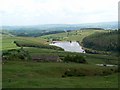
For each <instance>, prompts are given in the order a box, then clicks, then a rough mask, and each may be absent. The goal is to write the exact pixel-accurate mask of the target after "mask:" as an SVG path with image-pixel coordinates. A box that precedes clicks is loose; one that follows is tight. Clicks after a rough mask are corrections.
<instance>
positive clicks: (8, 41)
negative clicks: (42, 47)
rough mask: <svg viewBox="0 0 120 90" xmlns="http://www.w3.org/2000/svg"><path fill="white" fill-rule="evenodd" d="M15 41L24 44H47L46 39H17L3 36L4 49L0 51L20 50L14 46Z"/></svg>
mask: <svg viewBox="0 0 120 90" xmlns="http://www.w3.org/2000/svg"><path fill="white" fill-rule="evenodd" d="M14 41H22V42H30V43H36V44H41V43H44V44H47V42H46V40H45V39H42V38H39V37H38V38H35V37H15V36H9V35H3V36H2V41H1V42H2V48H0V50H9V49H16V48H19V47H17V46H16V45H15V44H14Z"/></svg>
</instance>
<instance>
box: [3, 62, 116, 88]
mask: <svg viewBox="0 0 120 90" xmlns="http://www.w3.org/2000/svg"><path fill="white" fill-rule="evenodd" d="M68 68H76V69H80V70H84V69H85V70H88V71H91V72H90V73H93V72H94V71H99V70H104V69H105V67H104V68H102V67H98V66H95V65H88V64H85V65H84V64H76V63H37V62H32V61H31V62H22V61H9V62H6V63H5V64H4V65H3V88H7V87H8V88H14V87H17V88H21V87H23V88H25V87H27V88H35V87H36V88H38V87H39V88H55V87H56V88H94V87H96V88H98V87H101V88H115V87H117V86H118V76H117V73H116V74H112V75H108V76H89V75H88V76H84V77H83V76H81V77H65V78H62V77H61V76H62V75H63V73H64V72H65V71H66V70H67V69H68Z"/></svg>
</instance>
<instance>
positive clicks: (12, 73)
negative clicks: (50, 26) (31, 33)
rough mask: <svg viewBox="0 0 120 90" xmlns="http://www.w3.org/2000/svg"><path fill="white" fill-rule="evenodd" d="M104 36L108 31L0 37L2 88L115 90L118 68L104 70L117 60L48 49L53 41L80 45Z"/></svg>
mask: <svg viewBox="0 0 120 90" xmlns="http://www.w3.org/2000/svg"><path fill="white" fill-rule="evenodd" d="M103 32H104V33H107V32H109V31H108V30H76V31H70V32H65V33H58V34H50V35H44V36H39V37H22V36H14V35H13V36H11V35H5V34H3V36H2V48H1V50H2V52H3V55H2V56H3V63H2V68H3V82H2V84H3V88H21V87H22V88H117V87H118V74H119V70H118V67H117V66H113V67H109V66H106V65H107V64H111V65H118V57H117V56H115V55H112V54H100V53H99V54H91V53H76V52H74V53H73V52H66V51H63V49H61V48H60V47H54V46H50V45H49V44H50V43H51V42H52V41H56V40H57V41H78V42H79V43H80V44H81V45H82V41H83V39H84V38H85V37H88V36H90V35H94V34H96V33H97V34H98V33H103ZM71 56H72V57H73V58H72V60H70V59H69V57H71ZM50 57H53V58H54V59H55V58H56V60H52V59H51V58H50ZM43 59H44V60H43ZM45 59H47V60H45ZM57 59H59V61H57ZM83 60H84V61H85V62H83ZM96 64H104V66H97V65H96Z"/></svg>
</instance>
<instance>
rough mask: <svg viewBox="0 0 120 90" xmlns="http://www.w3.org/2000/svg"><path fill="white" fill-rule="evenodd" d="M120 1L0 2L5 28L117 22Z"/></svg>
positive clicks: (38, 0)
mask: <svg viewBox="0 0 120 90" xmlns="http://www.w3.org/2000/svg"><path fill="white" fill-rule="evenodd" d="M118 1H119V0H1V1H0V2H1V5H0V14H1V17H2V24H3V25H32V24H58V23H61V24H79V23H90V22H91V23H92V22H104V21H106V22H107V21H117V16H118V12H117V11H118V9H117V8H118Z"/></svg>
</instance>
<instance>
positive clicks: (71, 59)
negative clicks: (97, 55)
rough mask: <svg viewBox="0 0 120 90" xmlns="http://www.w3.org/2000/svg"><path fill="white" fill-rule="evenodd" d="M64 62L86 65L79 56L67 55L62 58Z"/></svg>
mask: <svg viewBox="0 0 120 90" xmlns="http://www.w3.org/2000/svg"><path fill="white" fill-rule="evenodd" d="M64 62H67V63H68V62H76V63H87V62H86V60H85V58H84V57H83V56H80V55H67V56H65V57H64Z"/></svg>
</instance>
